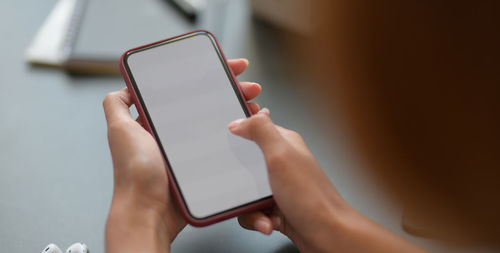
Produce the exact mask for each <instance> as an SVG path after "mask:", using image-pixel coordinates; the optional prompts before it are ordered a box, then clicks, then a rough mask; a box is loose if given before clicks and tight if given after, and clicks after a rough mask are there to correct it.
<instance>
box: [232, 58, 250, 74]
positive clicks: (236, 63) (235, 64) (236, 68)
mask: <svg viewBox="0 0 500 253" xmlns="http://www.w3.org/2000/svg"><path fill="white" fill-rule="evenodd" d="M248 64H249V62H248V60H247V59H244V58H241V59H234V60H229V61H227V65H229V67H230V68H231V69H232V70H233V73H234V74H235V75H239V74H241V73H243V71H245V69H246V68H247V67H248Z"/></svg>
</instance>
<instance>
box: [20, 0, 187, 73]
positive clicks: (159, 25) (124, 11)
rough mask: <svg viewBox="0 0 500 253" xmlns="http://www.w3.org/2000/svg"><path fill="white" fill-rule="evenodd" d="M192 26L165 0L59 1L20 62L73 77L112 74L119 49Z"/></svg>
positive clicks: (182, 31) (119, 52) (183, 15)
mask: <svg viewBox="0 0 500 253" xmlns="http://www.w3.org/2000/svg"><path fill="white" fill-rule="evenodd" d="M196 27H197V25H196V24H195V23H193V22H192V20H189V19H186V16H185V14H183V13H182V12H179V9H178V8H175V7H174V6H173V5H172V4H171V3H168V1H162V0H141V1H137V0H59V2H58V3H57V4H56V6H55V7H54V9H53V10H52V12H51V13H50V14H49V16H48V17H47V19H46V20H45V22H44V23H43V24H42V26H41V28H40V29H39V31H38V33H37V34H36V36H35V38H34V39H33V41H32V43H31V44H30V46H29V47H28V48H27V50H26V60H27V62H29V63H31V64H36V65H45V66H53V67H59V68H63V69H65V70H66V71H69V72H71V73H77V74H118V73H119V70H118V60H119V57H120V55H121V53H122V52H124V51H125V50H127V49H130V48H132V47H136V46H138V45H142V44H145V43H149V42H151V41H156V40H160V39H164V38H167V37H169V36H173V35H176V34H180V33H184V32H186V31H190V30H193V29H196Z"/></svg>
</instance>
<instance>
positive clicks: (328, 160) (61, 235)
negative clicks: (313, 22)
mask: <svg viewBox="0 0 500 253" xmlns="http://www.w3.org/2000/svg"><path fill="white" fill-rule="evenodd" d="M55 2H56V0H46V1H36V0H4V1H1V2H0V17H1V22H0V34H2V40H1V49H2V64H1V66H2V67H1V69H0V118H1V124H0V143H1V145H0V245H1V251H2V252H25V253H32V252H40V251H41V250H42V249H43V247H44V246H46V245H47V244H48V243H50V242H53V243H56V244H58V245H59V246H61V248H64V249H65V248H66V247H67V246H68V245H70V244H71V243H73V242H78V241H81V242H85V243H86V244H88V245H89V247H90V249H91V251H92V252H95V253H97V252H104V226H105V221H106V216H107V213H108V209H109V206H110V201H111V196H112V180H113V179H112V163H111V156H110V153H109V149H108V144H107V139H106V122H105V119H104V114H103V110H102V99H103V98H104V96H105V95H106V94H107V93H108V92H110V91H114V90H117V89H120V88H122V87H124V83H123V82H122V80H121V78H119V77H105V78H103V77H71V76H68V75H66V74H65V73H63V72H61V71H58V70H55V69H46V68H36V67H30V66H29V65H27V64H26V63H25V62H24V60H23V54H24V50H25V48H26V47H27V46H28V44H29V43H30V41H31V39H32V38H33V36H34V34H35V32H36V31H37V29H38V28H39V26H40V24H41V23H42V22H43V20H44V19H45V17H46V15H47V14H48V13H49V11H50V10H51V8H52V7H53V5H54V4H55ZM233 2H234V3H233ZM232 5H234V6H236V7H235V8H236V11H231V13H232V14H231V17H232V18H236V17H237V18H238V19H237V22H233V23H234V25H238V26H239V27H238V29H233V30H232V32H231V31H230V30H231V29H226V30H228V32H226V33H224V36H223V37H219V39H220V40H221V42H222V47H223V49H224V50H225V52H226V55H227V56H228V57H229V58H233V57H234V58H235V57H247V58H248V59H250V61H251V65H250V67H249V69H248V71H247V72H246V73H245V74H244V75H242V76H241V77H240V80H252V81H257V82H260V83H261V84H262V86H263V93H262V95H261V96H260V97H259V98H258V102H260V103H261V104H262V105H263V106H266V107H268V108H270V109H271V115H272V117H273V119H274V121H275V122H277V123H278V124H282V125H284V126H286V127H289V128H291V129H294V130H296V131H298V132H300V133H301V134H302V135H303V136H304V138H305V140H306V142H307V143H308V145H309V146H310V148H311V150H312V151H313V153H314V154H316V156H317V157H318V160H319V161H320V163H321V164H322V165H323V167H324V169H325V170H326V172H327V174H328V175H329V176H330V178H331V179H332V181H333V182H334V183H335V185H336V186H337V188H338V189H339V191H340V193H341V194H342V195H343V196H344V198H346V200H347V201H348V202H349V203H350V204H352V205H353V206H354V207H355V208H357V209H358V210H360V211H361V212H362V213H364V214H365V215H368V216H369V217H371V218H373V219H374V220H376V221H377V222H379V223H381V224H382V225H384V226H386V227H388V228H389V229H391V230H393V231H395V232H396V233H399V234H401V235H403V236H405V237H406V238H409V239H410V240H412V241H417V242H419V243H427V242H426V241H423V240H420V239H417V238H413V237H411V236H409V235H407V234H405V233H404V232H403V231H402V230H401V227H400V218H401V212H400V210H399V209H398V208H397V207H396V206H394V205H393V204H392V203H391V202H390V201H389V200H388V199H387V198H386V197H385V195H384V194H383V193H382V192H381V191H380V190H378V188H377V187H376V185H375V184H374V182H373V181H372V180H371V178H370V177H369V176H368V175H366V174H365V173H364V172H363V170H361V169H360V168H359V166H358V165H357V164H355V163H354V162H353V161H354V159H350V158H349V157H350V152H349V151H348V150H349V149H348V145H346V143H345V142H344V140H343V139H342V134H341V132H340V131H339V130H338V129H336V126H335V124H334V123H331V124H330V125H328V126H323V127H321V124H319V123H318V122H322V121H321V118H322V117H323V116H324V115H321V114H318V112H320V110H318V109H319V108H317V106H318V105H316V104H314V103H313V102H311V101H313V100H312V99H311V95H310V94H308V93H307V81H306V80H304V79H302V78H300V77H297V76H296V75H295V74H291V73H296V71H295V70H293V69H292V68H293V67H292V66H290V64H287V60H286V56H285V55H284V53H283V52H282V51H281V50H280V48H281V47H280V45H278V44H276V43H273V42H272V35H273V33H274V31H273V29H272V28H269V27H266V26H264V25H262V24H258V23H255V22H254V21H252V19H251V17H250V14H249V10H248V7H247V3H246V2H245V1H232ZM216 35H217V34H216ZM230 38H232V39H230ZM304 84H306V85H304ZM315 106H316V107H315ZM325 131H328V132H329V133H331V135H332V136H333V138H331V140H332V141H326V140H325V138H324V133H325ZM172 251H173V252H296V249H295V248H294V247H293V245H292V244H291V242H290V241H289V240H288V239H287V238H286V237H284V236H282V235H281V234H279V233H276V232H275V233H273V234H272V235H271V236H263V235H260V234H257V233H254V232H251V231H246V230H244V229H242V228H240V227H239V225H238V223H237V221H236V220H235V219H232V220H229V221H226V222H222V223H220V224H216V225H213V226H210V227H207V228H201V229H199V228H193V227H189V226H188V227H186V228H185V229H184V231H183V232H181V234H180V235H179V236H178V239H177V240H176V241H175V242H174V244H173V245H172Z"/></svg>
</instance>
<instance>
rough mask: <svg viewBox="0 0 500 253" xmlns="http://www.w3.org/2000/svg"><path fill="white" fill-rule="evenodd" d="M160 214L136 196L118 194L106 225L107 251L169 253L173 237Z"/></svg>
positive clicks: (114, 198)
mask: <svg viewBox="0 0 500 253" xmlns="http://www.w3.org/2000/svg"><path fill="white" fill-rule="evenodd" d="M161 213H162V212H161V211H159V210H157V208H156V207H154V208H152V207H151V206H150V205H147V204H146V203H144V201H138V199H137V198H135V197H134V196H128V197H127V198H125V197H122V196H117V195H116V194H115V196H114V197H113V202H112V204H111V208H110V212H109V215H108V220H107V223H106V252H120V253H122V252H169V250H170V242H171V240H170V238H171V236H170V234H169V231H168V228H167V225H166V222H165V220H164V218H163V217H162V215H161Z"/></svg>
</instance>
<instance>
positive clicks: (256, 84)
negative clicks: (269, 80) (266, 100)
mask: <svg viewBox="0 0 500 253" xmlns="http://www.w3.org/2000/svg"><path fill="white" fill-rule="evenodd" d="M253 85H255V86H257V87H259V88H260V89H261V90H262V86H261V85H260V84H258V83H253Z"/></svg>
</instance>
